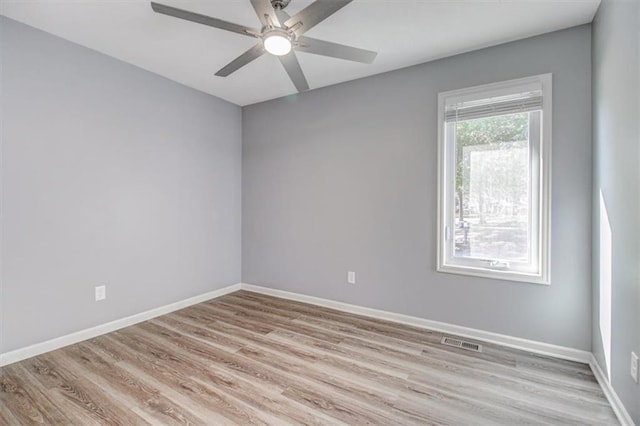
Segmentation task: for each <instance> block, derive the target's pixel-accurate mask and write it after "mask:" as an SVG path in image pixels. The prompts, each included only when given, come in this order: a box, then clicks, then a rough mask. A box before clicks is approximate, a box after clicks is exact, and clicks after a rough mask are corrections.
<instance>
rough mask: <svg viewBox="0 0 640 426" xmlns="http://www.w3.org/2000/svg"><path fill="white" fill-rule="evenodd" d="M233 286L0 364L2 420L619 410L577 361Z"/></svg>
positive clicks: (299, 420) (570, 418) (519, 419)
mask: <svg viewBox="0 0 640 426" xmlns="http://www.w3.org/2000/svg"><path fill="white" fill-rule="evenodd" d="M441 337H442V334H441V333H436V332H429V331H425V330H422V329H418V328H413V327H409V326H405V325H399V324H395V323H391V322H386V321H380V320H375V319H370V318H365V317H361V316H357V315H352V314H347V313H343V312H339V311H335V310H331V309H326V308H320V307H316V306H311V305H307V304H303V303H298V302H292V301H287V300H282V299H277V298H274V297H269V296H264V295H260V294H256V293H250V292H246V291H240V292H237V293H233V294H230V295H227V296H224V297H221V298H219V299H215V300H211V301H208V302H205V303H201V304H199V305H195V306H192V307H189V308H186V309H183V310H181V311H178V312H174V313H172V314H168V315H165V316H162V317H159V318H156V319H154V320H151V321H147V322H144V323H141V324H138V325H135V326H132V327H128V328H126V329H122V330H120V331H117V332H114V333H110V334H108V335H104V336H101V337H97V338H94V339H91V340H88V341H86V342H82V343H79V344H75V345H72V346H68V347H66V348H63V349H59V350H56V351H54V352H50V353H48V354H44V355H40V356H37V357H34V358H31V359H28V360H25V361H21V362H18V363H15V364H12V365H9V366H6V367H4V368H2V369H0V424H3V425H5V424H7V425H14V424H56V425H58V424H77V425H91V424H114V425H115V424H119V425H137V424H208V425H224V424H242V425H244V424H271V425H285V424H327V425H338V424H350V425H360V424H383V425H399V424H402V425H404V424H407V425H412V424H459V425H484V424H505V425H515V424H572V425H577V424H579V425H604V424H618V422H617V421H616V418H615V415H614V413H613V411H612V409H611V407H610V406H609V404H608V402H607V400H606V398H605V396H604V394H603V392H602V390H601V389H600V387H599V386H598V384H597V382H596V380H595V378H594V376H593V374H592V372H591V370H590V369H589V367H588V366H587V365H584V364H580V363H576V362H569V361H562V360H557V359H553V358H548V357H544V356H538V355H533V354H530V353H527V352H522V351H517V350H513V349H508V348H504V347H500V346H496V345H489V344H484V345H483V346H484V351H483V352H482V353H479V354H478V353H474V352H470V351H465V350H462V349H456V348H451V347H447V346H443V345H441V344H440V340H441Z"/></svg>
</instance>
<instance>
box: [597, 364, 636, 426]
mask: <svg viewBox="0 0 640 426" xmlns="http://www.w3.org/2000/svg"><path fill="white" fill-rule="evenodd" d="M589 366H590V367H591V370H592V371H593V375H594V376H596V380H597V381H598V383H599V384H600V387H601V388H602V391H603V392H604V394H605V396H606V397H607V399H608V400H609V404H611V408H613V411H614V412H615V413H616V416H618V420H620V424H621V425H622V426H634V425H635V423H633V419H631V415H630V414H629V412H628V411H627V409H626V408H625V407H624V405H623V404H622V401H620V398H619V397H618V394H617V393H616V391H615V390H613V387H612V386H611V382H609V380H608V379H607V376H606V375H605V374H604V372H603V371H602V368H600V364H598V361H597V360H596V357H595V356H594V355H593V354H591V359H590V360H589Z"/></svg>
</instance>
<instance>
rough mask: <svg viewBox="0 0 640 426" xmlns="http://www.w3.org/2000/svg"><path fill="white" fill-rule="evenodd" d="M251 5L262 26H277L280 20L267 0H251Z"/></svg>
mask: <svg viewBox="0 0 640 426" xmlns="http://www.w3.org/2000/svg"><path fill="white" fill-rule="evenodd" d="M251 6H253V9H254V10H255V11H256V15H258V19H260V23H261V24H262V25H263V26H269V25H274V26H279V25H280V20H279V19H278V15H277V14H276V10H275V9H274V8H273V6H271V2H270V1H269V0H251Z"/></svg>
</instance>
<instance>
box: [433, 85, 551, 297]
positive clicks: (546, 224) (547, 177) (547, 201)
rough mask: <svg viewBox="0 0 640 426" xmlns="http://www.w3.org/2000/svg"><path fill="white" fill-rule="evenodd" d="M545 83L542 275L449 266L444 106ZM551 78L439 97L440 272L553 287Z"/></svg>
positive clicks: (485, 87)
mask: <svg viewBox="0 0 640 426" xmlns="http://www.w3.org/2000/svg"><path fill="white" fill-rule="evenodd" d="M540 84H542V93H543V101H542V110H543V114H542V115H543V116H542V120H543V123H542V134H541V140H540V150H541V153H540V203H539V204H540V205H539V208H540V211H539V212H538V214H539V218H540V224H539V227H538V234H539V235H538V241H539V244H540V248H539V256H540V272H539V273H537V274H529V273H524V272H515V271H501V270H496V269H486V268H480V267H473V266H459V265H455V266H454V265H447V264H446V263H445V261H446V255H445V250H446V240H445V237H446V226H447V212H446V211H445V209H446V207H447V203H446V200H445V197H446V196H447V191H446V190H445V188H444V185H445V184H446V183H447V179H446V174H447V172H448V170H447V166H446V160H447V149H446V148H447V146H446V141H445V126H446V123H445V117H444V114H445V104H446V102H447V101H455V102H464V101H465V100H472V99H477V98H478V97H479V95H482V97H493V96H502V95H505V94H508V93H511V92H512V91H513V90H514V89H516V88H517V89H518V90H521V89H522V88H526V86H527V85H531V86H532V87H536V86H537V87H538V88H539V86H540ZM552 116H553V112H552V75H551V74H540V75H536V76H531V77H525V78H519V79H515V80H509V81H504V82H499V83H491V84H485V85H481V86H475V87H470V88H465V89H458V90H451V91H447V92H442V93H439V94H438V229H437V246H438V247H437V271H438V272H445V273H453V274H461V275H471V276H477V277H484V278H493V279H499V280H509V281H519V282H527V283H534V284H546V285H548V284H550V259H551V234H550V232H551V134H552V123H551V122H552Z"/></svg>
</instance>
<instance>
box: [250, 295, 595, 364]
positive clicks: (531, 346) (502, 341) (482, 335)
mask: <svg viewBox="0 0 640 426" xmlns="http://www.w3.org/2000/svg"><path fill="white" fill-rule="evenodd" d="M242 289H243V290H247V291H253V292H256V293H262V294H266V295H269V296H275V297H280V298H283V299H289V300H295V301H298V302H304V303H310V304H312V305H317V306H324V307H326V308H332V309H337V310H339V311H343V312H349V313H352V314H357V315H363V316H367V317H372V318H378V319H383V320H387V321H393V322H397V323H401V324H407V325H411V326H414V327H420V328H424V329H427V330H433V331H439V332H441V333H447V334H454V335H456V336H460V337H467V338H470V339H476V340H481V341H483V342H487V343H495V344H498V345H502V346H507V347H510V348H514V349H522V350H525V351H529V352H533V353H537V354H541V355H548V356H552V357H555V358H561V359H566V360H570V361H577V362H582V363H584V364H588V363H589V361H590V360H591V352H587V351H582V350H579V349H573V348H567V347H564V346H557V345H551V344H548V343H542V342H536V341H533V340H527V339H521V338H519V337H512V336H507V335H504V334H498V333H492V332H489V331H483V330H478V329H475V328H468V327H462V326H459V325H454V324H449V323H445V322H439V321H432V320H428V319H425V318H419V317H413V316H409V315H403V314H396V313H393V312H388V311H382V310H379V309H373V308H365V307H363V306H358V305H351V304H349V303H343V302H337V301H334V300H328V299H322V298H319V297H313V296H306V295H303V294H298V293H291V292H288V291H283V290H275V289H272V288H269V287H262V286H258V285H253V284H245V283H243V284H242Z"/></svg>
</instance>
